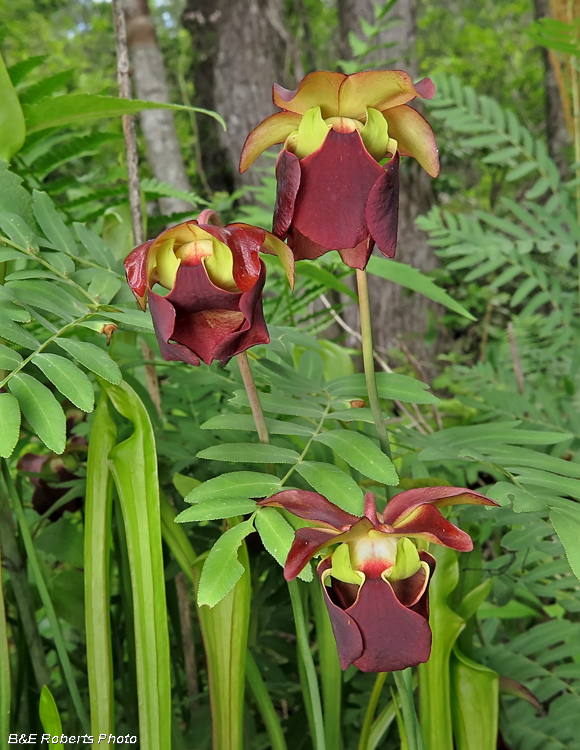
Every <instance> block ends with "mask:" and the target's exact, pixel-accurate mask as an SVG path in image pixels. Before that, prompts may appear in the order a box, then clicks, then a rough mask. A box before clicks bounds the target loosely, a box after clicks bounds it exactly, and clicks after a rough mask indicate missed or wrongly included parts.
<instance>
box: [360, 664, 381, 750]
mask: <svg viewBox="0 0 580 750" xmlns="http://www.w3.org/2000/svg"><path fill="white" fill-rule="evenodd" d="M387 674H388V672H379V673H378V675H377V678H376V680H375V684H374V687H373V692H372V693H371V697H370V698H369V703H368V706H367V710H366V713H365V718H364V721H363V726H362V730H361V733H360V740H359V743H358V750H367V748H368V745H369V738H370V735H371V729H372V726H373V719H374V718H375V711H376V710H377V703H378V702H379V698H380V695H381V690H382V689H383V685H384V684H385V680H386V678H387Z"/></svg>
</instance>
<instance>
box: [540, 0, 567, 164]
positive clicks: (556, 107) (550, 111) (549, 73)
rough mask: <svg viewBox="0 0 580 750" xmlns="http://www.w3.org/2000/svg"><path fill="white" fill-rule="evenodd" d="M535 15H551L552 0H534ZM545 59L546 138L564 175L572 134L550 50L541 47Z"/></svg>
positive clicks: (544, 16)
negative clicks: (568, 126) (568, 125)
mask: <svg viewBox="0 0 580 750" xmlns="http://www.w3.org/2000/svg"><path fill="white" fill-rule="evenodd" d="M534 15H535V17H536V19H540V18H548V17H550V15H551V14H550V0H534ZM541 50H542V59H543V61H544V89H545V92H546V140H547V142H548V152H549V154H550V156H551V157H552V159H553V160H554V161H555V162H556V164H557V165H558V169H559V171H560V174H561V175H562V176H563V175H564V174H566V172H567V170H568V159H567V158H566V153H565V149H566V147H567V146H569V145H570V135H569V133H568V129H567V127H566V119H565V116H564V107H563V105H562V97H561V95H560V90H559V88H558V80H557V77H556V72H555V70H554V66H553V65H552V60H551V57H550V52H549V50H547V49H546V48H545V47H542V48H541Z"/></svg>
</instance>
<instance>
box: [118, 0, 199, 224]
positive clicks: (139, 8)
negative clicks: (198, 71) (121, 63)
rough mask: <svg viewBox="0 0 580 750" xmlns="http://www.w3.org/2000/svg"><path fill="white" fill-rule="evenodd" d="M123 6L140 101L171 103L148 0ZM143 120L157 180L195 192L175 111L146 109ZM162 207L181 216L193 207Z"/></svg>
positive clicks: (167, 202)
mask: <svg viewBox="0 0 580 750" xmlns="http://www.w3.org/2000/svg"><path fill="white" fill-rule="evenodd" d="M123 7H124V10H125V16H126V18H127V36H128V42H129V50H130V53H131V60H132V63H133V80H134V82H135V89H136V94H137V98H139V99H146V100H150V101H155V102H167V103H169V101H170V94H169V86H168V85H167V76H166V74H165V65H164V62H163V56H162V54H161V50H160V49H159V43H158V41H157V34H156V33H155V25H154V22H153V18H152V17H151V13H150V11H149V6H148V3H147V0H123ZM140 118H141V129H142V130H143V135H144V136H145V142H146V144H147V157H148V159H149V163H150V165H151V169H152V170H153V174H154V175H155V178H156V179H157V180H159V181H160V182H165V183H167V184H168V185H171V186H172V187H174V188H177V189H178V190H186V191H191V185H190V184H189V179H188V177H187V172H186V171H185V165H184V163H183V157H182V154H181V147H180V145H179V141H178V139H177V133H176V131H175V123H174V120H173V112H171V111H170V110H167V109H151V110H145V111H143V112H141V115H140ZM159 204H160V207H161V210H162V212H163V213H164V214H172V213H181V212H184V211H189V210H191V208H192V206H191V204H190V203H188V202H187V201H184V200H181V199H179V198H160V199H159Z"/></svg>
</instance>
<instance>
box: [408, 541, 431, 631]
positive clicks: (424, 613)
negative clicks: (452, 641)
mask: <svg viewBox="0 0 580 750" xmlns="http://www.w3.org/2000/svg"><path fill="white" fill-rule="evenodd" d="M419 559H420V560H421V562H426V563H427V565H428V566H429V580H428V581H427V588H426V589H425V591H424V592H423V596H422V597H421V598H420V599H419V601H418V602H417V603H416V604H413V606H412V607H411V609H412V610H413V612H417V614H419V615H421V617H424V618H425V619H426V620H427V622H428V621H429V586H430V585H431V581H432V579H433V573H434V572H435V568H436V566H437V563H436V562H435V558H434V557H433V555H430V554H429V553H428V552H425V550H422V549H420V550H419Z"/></svg>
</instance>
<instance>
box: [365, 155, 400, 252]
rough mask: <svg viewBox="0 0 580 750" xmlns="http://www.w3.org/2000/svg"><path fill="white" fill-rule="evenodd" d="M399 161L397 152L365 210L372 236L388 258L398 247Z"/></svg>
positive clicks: (378, 181)
mask: <svg viewBox="0 0 580 750" xmlns="http://www.w3.org/2000/svg"><path fill="white" fill-rule="evenodd" d="M399 161H400V158H399V154H398V153H396V154H395V156H394V157H393V158H392V159H391V161H390V162H389V163H388V164H387V166H386V167H385V171H384V172H383V174H382V175H381V176H380V177H379V179H378V180H377V181H376V182H375V184H374V185H373V188H372V190H371V192H370V195H369V199H368V201H367V206H366V212H365V215H366V220H367V224H368V228H369V232H370V233H371V237H372V238H373V240H374V241H375V242H376V243H377V246H378V248H379V250H380V251H381V253H382V254H383V255H386V256H387V258H393V257H394V255H395V251H396V249H397V231H398V227H399Z"/></svg>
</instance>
